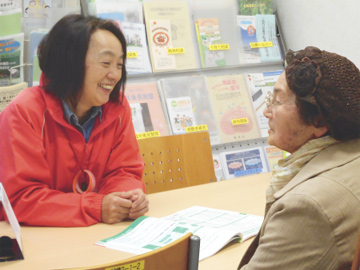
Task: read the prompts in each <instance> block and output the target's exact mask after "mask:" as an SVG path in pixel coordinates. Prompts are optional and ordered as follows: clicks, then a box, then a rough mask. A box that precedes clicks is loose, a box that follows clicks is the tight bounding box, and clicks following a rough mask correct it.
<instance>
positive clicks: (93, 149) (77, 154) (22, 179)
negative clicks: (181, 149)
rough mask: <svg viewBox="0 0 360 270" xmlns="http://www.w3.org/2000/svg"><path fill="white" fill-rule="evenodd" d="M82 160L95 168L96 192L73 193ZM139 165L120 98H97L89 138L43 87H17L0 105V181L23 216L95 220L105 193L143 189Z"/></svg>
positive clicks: (58, 222)
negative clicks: (100, 102) (98, 114)
mask: <svg viewBox="0 0 360 270" xmlns="http://www.w3.org/2000/svg"><path fill="white" fill-rule="evenodd" d="M79 163H81V165H80V164H79ZM80 167H82V168H83V169H88V170H90V171H91V172H92V173H93V174H94V176H95V179H96V190H95V192H84V193H82V194H75V193H73V191H72V184H73V179H74V176H75V174H76V173H77V172H78V171H79V170H80ZM143 169H144V165H143V161H142V158H141V155H140V152H139V148H138V144H137V141H136V137H135V133H134V128H133V125H132V120H131V109H130V106H129V104H128V101H127V100H126V99H125V98H124V100H123V104H122V105H121V104H120V103H119V102H116V103H114V102H108V103H106V104H105V105H103V106H102V117H101V122H100V121H99V118H98V117H97V118H96V121H95V125H94V128H93V130H92V132H91V135H90V138H89V141H88V143H86V142H85V139H84V136H83V135H82V134H81V133H80V132H79V131H78V130H77V129H76V128H75V127H73V126H72V125H70V124H69V123H68V122H67V121H66V119H65V118H64V112H63V109H62V104H61V101H60V100H59V99H58V98H57V97H55V95H53V94H49V93H46V92H45V91H44V90H43V89H42V88H41V87H32V88H28V89H26V90H24V91H22V92H21V93H20V94H19V95H18V96H17V97H16V98H15V99H14V100H13V101H12V102H11V103H10V104H9V105H8V106H7V107H6V108H5V109H4V110H3V111H2V112H1V113H0V181H1V182H2V183H3V186H4V188H5V191H6V193H7V195H8V197H9V200H10V202H11V204H12V207H13V209H14V212H15V214H16V217H17V219H18V221H19V222H21V223H23V224H27V225H40V226H64V227H65V226H71V227H72V226H88V225H91V224H95V223H98V222H101V204H102V200H103V197H104V196H105V195H106V194H109V193H111V192H114V191H128V190H132V189H136V188H142V189H143V190H144V191H145V187H144V184H143V183H142V181H141V176H142V173H143ZM3 219H4V211H3V210H2V209H1V206H0V220H3Z"/></svg>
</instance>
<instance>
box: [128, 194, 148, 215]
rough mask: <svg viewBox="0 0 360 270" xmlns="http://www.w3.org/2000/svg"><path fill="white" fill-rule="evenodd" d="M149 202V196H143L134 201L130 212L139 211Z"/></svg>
mask: <svg viewBox="0 0 360 270" xmlns="http://www.w3.org/2000/svg"><path fill="white" fill-rule="evenodd" d="M148 204H149V200H148V198H147V197H146V196H143V197H142V198H140V199H139V200H137V201H135V202H133V204H132V207H131V209H130V212H131V213H133V212H137V211H139V210H141V209H143V208H145V207H146V206H148Z"/></svg>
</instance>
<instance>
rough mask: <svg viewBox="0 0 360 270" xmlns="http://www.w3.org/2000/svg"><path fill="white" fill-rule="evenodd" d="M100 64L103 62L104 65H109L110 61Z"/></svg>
mask: <svg viewBox="0 0 360 270" xmlns="http://www.w3.org/2000/svg"><path fill="white" fill-rule="evenodd" d="M102 64H103V65H104V66H109V65H110V62H102Z"/></svg>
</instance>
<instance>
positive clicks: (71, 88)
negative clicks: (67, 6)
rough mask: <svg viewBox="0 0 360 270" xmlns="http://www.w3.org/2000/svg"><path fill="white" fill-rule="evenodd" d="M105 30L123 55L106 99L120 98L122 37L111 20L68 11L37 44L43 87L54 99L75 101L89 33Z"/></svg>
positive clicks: (122, 93) (114, 99) (123, 82)
mask: <svg viewBox="0 0 360 270" xmlns="http://www.w3.org/2000/svg"><path fill="white" fill-rule="evenodd" d="M98 29H102V30H107V31H109V32H111V33H112V34H114V35H115V36H116V37H117V39H118V40H119V41H120V43H121V46H122V49H123V52H124V55H123V60H124V64H123V66H122V77H121V79H120V81H119V82H118V83H117V84H116V85H115V87H114V90H113V91H112V92H111V94H110V101H116V100H119V97H120V92H121V100H122V98H123V95H124V91H125V82H126V68H125V59H126V40H125V37H124V35H123V33H122V32H121V30H120V28H119V27H118V25H116V24H115V22H113V21H111V20H104V19H100V18H97V17H93V16H88V17H84V16H82V15H77V14H71V15H67V16H65V17H63V18H62V19H61V20H59V21H58V22H57V23H56V24H55V25H54V27H53V28H52V29H51V31H50V32H49V33H48V34H47V35H46V36H45V37H44V38H43V40H42V41H41V43H40V45H39V49H38V55H39V64H40V68H41V70H42V72H43V73H44V75H45V77H46V80H45V85H44V89H45V90H46V91H47V92H52V93H54V94H55V95H56V96H57V97H58V98H60V99H64V100H67V99H69V100H71V101H72V102H74V101H75V102H77V99H78V98H79V96H80V91H81V89H82V86H83V83H84V78H85V58H86V53H87V51H88V47H89V42H90V38H91V35H92V34H93V33H94V32H95V31H96V30H98Z"/></svg>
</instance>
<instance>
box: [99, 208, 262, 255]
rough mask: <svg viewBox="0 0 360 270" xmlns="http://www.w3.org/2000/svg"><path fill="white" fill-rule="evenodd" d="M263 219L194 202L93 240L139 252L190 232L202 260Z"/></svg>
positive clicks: (251, 233) (239, 238) (245, 235)
mask: <svg viewBox="0 0 360 270" xmlns="http://www.w3.org/2000/svg"><path fill="white" fill-rule="evenodd" d="M262 222H263V217H262V216H256V215H248V214H244V213H238V212H232V211H225V210H220V209H214V208H207V207H201V206H193V207H190V208H187V209H185V210H182V211H179V212H176V213H174V214H172V215H170V216H167V217H163V218H154V217H146V216H144V217H140V218H138V219H136V220H135V221H134V222H133V223H132V224H131V225H130V226H129V227H128V228H127V229H125V230H124V231H123V232H121V233H119V234H117V235H115V236H113V237H110V238H107V239H104V240H101V241H99V242H97V243H96V244H98V245H100V246H104V247H107V248H111V249H116V250H120V251H124V252H129V253H134V254H137V255H139V254H143V253H146V252H149V251H152V250H155V249H158V248H160V247H163V246H165V245H167V244H169V243H171V242H173V241H175V240H177V239H179V238H180V237H182V236H183V235H185V234H187V233H189V232H191V233H193V234H195V235H197V236H199V237H200V257H199V259H200V260H203V259H205V258H207V257H210V256H212V255H214V254H215V253H217V252H218V251H219V250H220V249H222V248H223V247H224V246H225V245H226V244H228V243H230V242H232V241H238V242H243V241H245V240H247V239H249V238H250V237H252V236H255V235H256V234H257V233H258V231H259V230H260V227H261V224H262ZM149 232H151V233H149Z"/></svg>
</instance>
